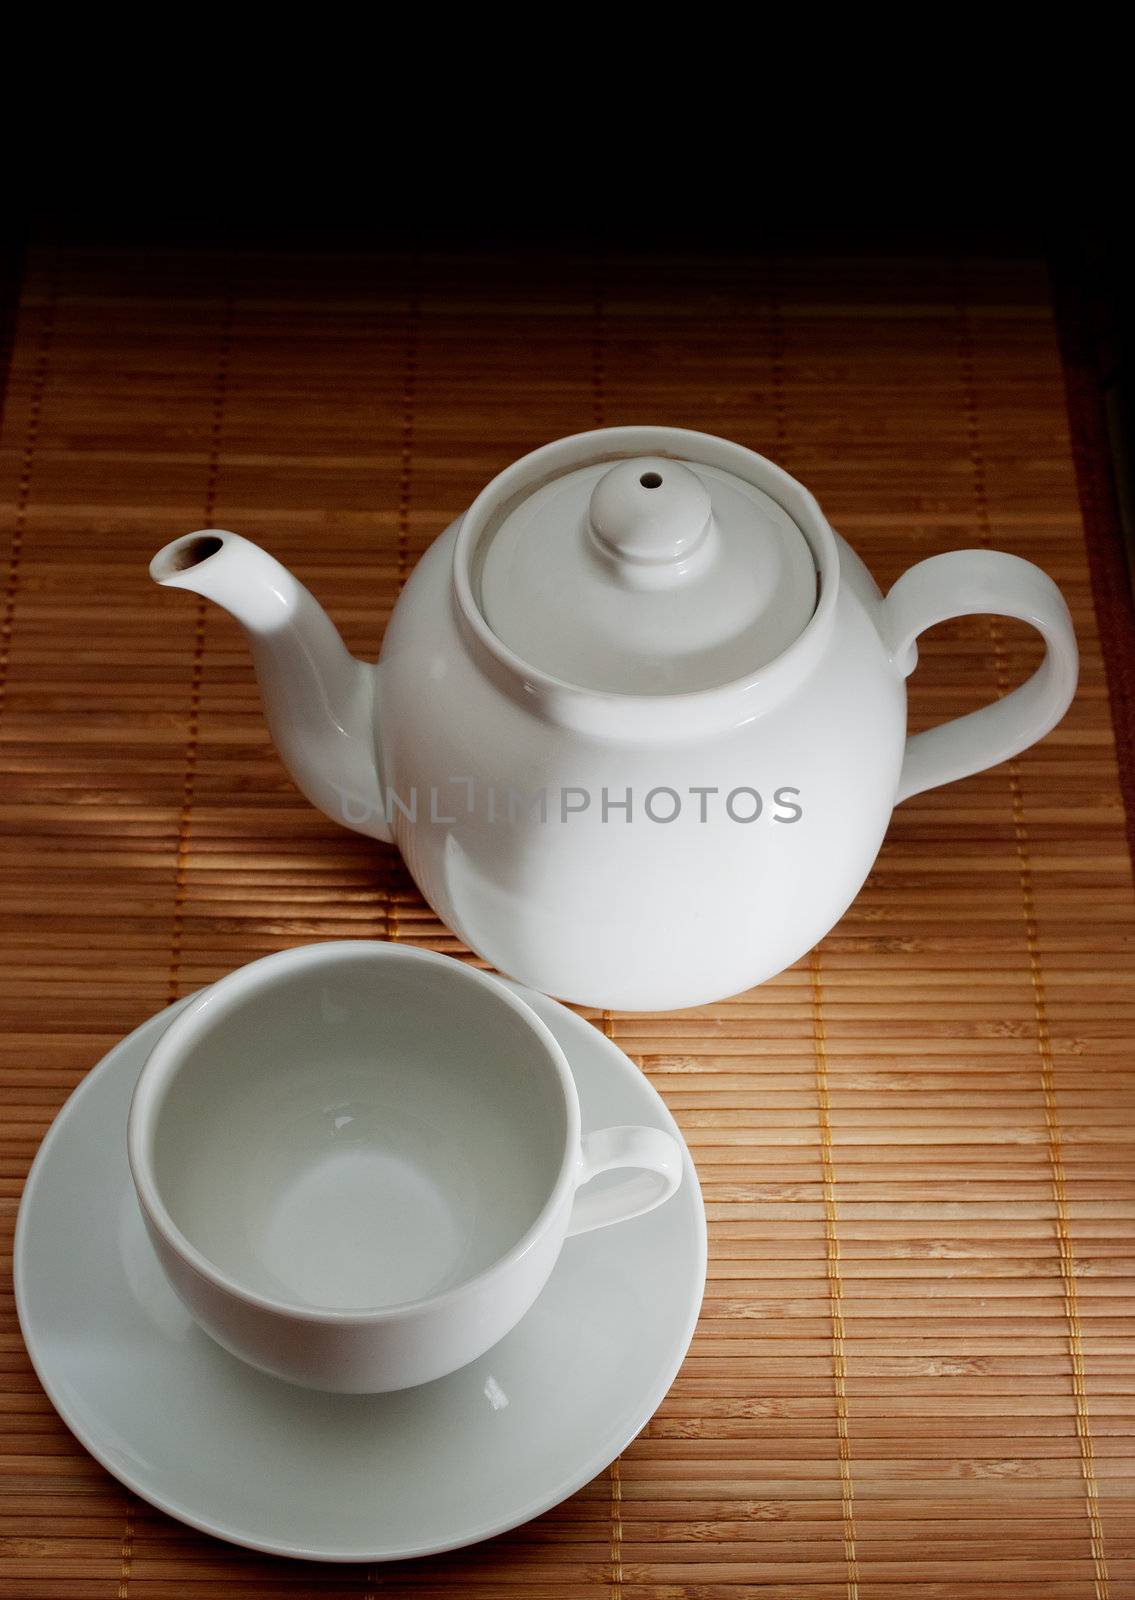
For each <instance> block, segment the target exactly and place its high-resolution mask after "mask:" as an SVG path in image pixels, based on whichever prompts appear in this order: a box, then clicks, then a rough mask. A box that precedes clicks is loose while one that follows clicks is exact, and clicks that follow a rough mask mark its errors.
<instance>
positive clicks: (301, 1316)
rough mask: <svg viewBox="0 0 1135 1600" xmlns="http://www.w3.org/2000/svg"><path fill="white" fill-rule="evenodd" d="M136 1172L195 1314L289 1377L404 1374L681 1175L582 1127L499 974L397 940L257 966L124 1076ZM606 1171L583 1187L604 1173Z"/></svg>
mask: <svg viewBox="0 0 1135 1600" xmlns="http://www.w3.org/2000/svg"><path fill="white" fill-rule="evenodd" d="M128 1146H129V1155H130V1167H131V1171H132V1172H133V1175H134V1183H135V1186H136V1188H137V1191H138V1197H139V1200H140V1201H141V1206H142V1212H143V1216H144V1217H145V1220H146V1225H147V1228H148V1230H149V1234H150V1238H151V1239H152V1241H153V1244H154V1247H155V1249H156V1250H157V1253H158V1256H159V1258H160V1260H161V1262H162V1265H163V1267H164V1268H165V1271H166V1273H167V1275H168V1277H169V1279H170V1282H171V1283H172V1284H173V1287H174V1288H175V1290H176V1291H177V1293H178V1295H179V1296H180V1297H181V1299H182V1300H183V1301H184V1303H185V1305H186V1306H187V1307H188V1309H189V1311H190V1312H191V1313H192V1315H193V1316H194V1317H195V1318H196V1320H197V1322H198V1323H199V1324H200V1325H201V1327H203V1328H204V1329H205V1331H206V1332H207V1333H210V1334H211V1335H212V1336H213V1338H214V1339H216V1340H217V1341H218V1343H220V1344H222V1345H223V1346H224V1347H225V1348H226V1349H227V1350H230V1351H232V1353H233V1354H234V1355H237V1356H241V1357H242V1358H243V1359H244V1360H245V1361H248V1362H250V1363H251V1364H252V1365H253V1366H255V1367H259V1368H261V1369H262V1370H263V1371H265V1372H271V1373H274V1374H276V1375H277V1376H278V1377H281V1378H286V1379H288V1380H290V1381H291V1382H293V1383H300V1384H306V1385H308V1386H310V1387H313V1388H319V1389H334V1390H342V1391H349V1392H356V1393H358V1392H375V1391H381V1390H388V1389H404V1388H408V1387H409V1386H410V1385H412V1384H417V1383H425V1382H427V1381H428V1380H429V1379H431V1378H439V1377H441V1376H443V1374H445V1373H447V1372H453V1371H455V1370H456V1369H457V1368H458V1367H461V1366H464V1365H465V1364H466V1363H467V1362H469V1361H472V1360H474V1359H475V1358H476V1357H477V1356H479V1355H481V1354H483V1353H484V1351H486V1350H488V1349H489V1348H490V1347H491V1346H492V1345H494V1344H496V1342H497V1340H498V1339H501V1338H503V1337H504V1335H505V1334H506V1333H508V1331H509V1330H510V1329H511V1328H512V1327H514V1326H515V1324H516V1323H517V1322H518V1321H519V1320H520V1318H521V1317H522V1316H523V1315H524V1313H525V1312H526V1311H527V1310H528V1308H529V1306H531V1304H532V1302H533V1301H534V1300H535V1298H536V1296H537V1295H538V1294H539V1293H540V1290H541V1289H542V1288H543V1287H544V1284H545V1283H546V1282H547V1280H548V1277H549V1274H550V1273H551V1271H552V1268H553V1267H554V1266H555V1263H556V1259H557V1257H558V1256H559V1253H560V1248H561V1246H562V1244H563V1242H564V1240H565V1238H567V1237H569V1236H570V1235H571V1234H576V1233H583V1232H586V1231H587V1230H589V1229H591V1228H597V1227H602V1226H603V1225H604V1224H606V1223H610V1222H620V1221H622V1220H624V1219H626V1218H628V1217H634V1216H637V1215H639V1214H640V1213H642V1212H644V1211H649V1210H652V1209H653V1208H654V1207H655V1206H656V1205H659V1204H661V1202H662V1201H663V1200H666V1199H668V1198H669V1196H670V1195H671V1194H673V1193H674V1191H675V1189H676V1188H677V1187H678V1185H679V1183H680V1181H681V1173H682V1157H681V1151H680V1149H679V1146H678V1144H677V1142H676V1141H675V1140H674V1139H673V1138H671V1136H670V1135H669V1134H667V1133H663V1132H662V1131H661V1130H659V1129H656V1128H636V1127H632V1128H606V1129H604V1130H603V1131H602V1132H598V1133H591V1134H588V1135H586V1136H582V1137H581V1134H580V1118H579V1101H578V1098H577V1096H576V1090H575V1084H574V1082H573V1080H572V1076H571V1072H570V1070H569V1068H568V1064H567V1061H566V1059H565V1057H564V1053H563V1051H562V1050H561V1049H560V1046H559V1045H558V1044H557V1042H556V1040H555V1039H554V1038H553V1036H552V1034H551V1033H550V1032H549V1030H548V1029H547V1028H546V1027H545V1025H544V1024H543V1022H541V1021H540V1019H539V1018H538V1017H537V1016H536V1014H535V1012H533V1011H532V1010H531V1008H530V1007H528V1006H526V1005H525V1004H524V1002H523V1001H522V1000H520V999H519V998H518V997H517V996H516V995H515V994H513V993H512V992H511V991H510V990H509V989H507V988H506V987H505V986H504V985H503V984H501V983H499V982H498V981H497V980H496V979H494V978H491V977H488V976H486V975H485V974H484V973H482V972H478V971H477V970H476V969H475V968H473V967H469V966H466V965H464V964H463V963H461V962H459V961H455V960H452V959H451V958H450V957H449V956H443V955H436V954H434V953H433V952H431V951H426V950H419V949H415V948H413V947H411V946H408V945H396V944H383V943H379V942H375V941H365V942H364V941H349V942H342V943H333V944H316V945H307V946H303V947H301V948H300V949H296V950H287V951H284V952H283V953H281V954H279V955H273V956H267V957H265V958H264V959H263V960H261V961H254V962H252V963H251V964H250V965H248V966H246V967H241V968H239V969H238V970H237V971H236V972H233V973H230V974H229V976H228V977H226V978H222V979H221V980H220V982H218V983H215V984H214V985H213V986H212V988H210V989H207V990H205V991H204V992H203V993H202V994H200V995H198V996H197V997H196V998H195V999H194V1000H192V1001H191V1002H190V1004H189V1005H188V1006H187V1007H186V1008H185V1010H184V1011H182V1012H181V1013H180V1015H178V1016H177V1017H176V1018H175V1019H174V1021H173V1022H172V1023H171V1024H170V1027H169V1029H168V1030H167V1032H166V1033H165V1034H164V1035H163V1036H162V1038H161V1039H160V1040H159V1042H158V1044H157V1045H156V1046H155V1047H154V1050H153V1052H152V1054H151V1055H150V1057H149V1059H148V1060H147V1062H146V1065H145V1067H144V1068H143V1070H142V1075H141V1077H140V1078H139V1080H138V1085H137V1088H136V1089H135V1091H134V1098H133V1101H132V1103H131V1107H130V1119H129V1130H128ZM615 1167H625V1168H632V1169H635V1170H634V1172H633V1175H628V1176H627V1177H625V1178H623V1179H622V1180H621V1181H619V1182H618V1183H615V1184H612V1185H608V1186H606V1187H601V1188H600V1189H599V1190H591V1191H587V1190H585V1191H584V1192H582V1193H577V1191H578V1190H580V1187H581V1185H583V1184H586V1183H587V1182H588V1180H589V1179H590V1178H593V1177H594V1176H596V1174H598V1173H600V1172H604V1171H607V1170H608V1169H610V1168H615Z"/></svg>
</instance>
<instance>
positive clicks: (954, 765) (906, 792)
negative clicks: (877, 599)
mask: <svg viewBox="0 0 1135 1600" xmlns="http://www.w3.org/2000/svg"><path fill="white" fill-rule="evenodd" d="M883 610H884V628H885V632H886V635H887V640H888V643H889V645H890V649H891V656H892V659H893V660H894V661H895V662H896V664H897V665H898V666H899V667H900V668H901V670H902V671H903V673H904V675H906V676H909V675H910V673H911V672H912V671H913V670H914V666H915V663H916V662H917V660H918V649H917V646H916V645H915V642H914V641H915V639H916V638H917V637H918V635H919V634H920V633H921V632H922V631H923V629H925V628H931V627H933V626H934V624H935V623H937V622H945V621H946V620H947V618H950V617H962V616H970V615H974V614H977V613H983V612H984V613H990V612H991V613H994V614H996V615H998V616H1003V617H1016V618H1018V619H1019V620H1020V621H1022V622H1031V623H1032V625H1033V627H1034V628H1037V629H1039V630H1040V632H1041V633H1042V634H1043V635H1044V641H1045V645H1046V646H1047V648H1046V650H1045V656H1044V660H1043V661H1042V662H1041V664H1040V666H1039V667H1038V668H1037V670H1036V671H1035V672H1034V673H1033V675H1032V677H1031V678H1028V679H1026V681H1025V682H1024V683H1022V684H1021V685H1020V687H1019V688H1016V689H1014V690H1012V692H1011V693H1009V694H1007V695H1005V696H1004V697H1003V698H1002V699H1000V700H995V701H994V702H993V704H992V705H988V706H983V707H982V708H981V710H980V711H971V712H969V713H968V715H966V716H963V717H955V718H954V719H953V720H952V721H951V722H943V723H941V724H939V726H938V727H936V728H928V729H927V730H926V732H925V733H915V734H911V736H910V737H909V738H908V739H907V741H906V756H905V758H904V760H903V765H902V772H901V774H900V776H899V786H898V794H897V795H896V797H895V798H896V802H897V801H900V800H908V799H909V798H910V796H911V795H914V794H921V792H922V791H923V790H924V789H935V788H937V787H938V785H939V784H941V783H953V781H954V780H955V779H956V778H966V777H969V775H970V774H971V773H973V772H983V771H984V770H985V768H986V767H993V766H996V765H997V763H998V762H999V761H1007V760H1008V759H1009V758H1010V757H1011V756H1015V755H1017V754H1018V753H1019V752H1020V751H1022V750H1025V749H1027V748H1028V746H1029V745H1031V744H1035V743H1036V742H1037V740H1038V739H1043V738H1044V736H1045V734H1046V733H1048V732H1049V730H1050V729H1052V728H1054V727H1055V726H1056V724H1057V723H1058V722H1059V721H1060V719H1061V717H1062V716H1063V715H1064V713H1065V711H1067V709H1068V706H1069V705H1070V703H1071V700H1072V696H1073V695H1074V694H1075V692H1076V678H1077V671H1078V662H1079V656H1078V653H1077V650H1076V635H1075V633H1074V631H1073V628H1072V618H1071V616H1070V615H1069V613H1068V607H1067V606H1066V605H1065V603H1064V597H1063V595H1062V594H1061V593H1060V590H1059V589H1058V588H1057V587H1056V585H1055V584H1054V583H1053V581H1052V579H1051V578H1050V577H1049V576H1048V574H1047V573H1045V572H1042V571H1041V570H1040V568H1039V567H1034V566H1033V564H1032V562H1031V561H1022V560H1021V558H1020V557H1019V556H1011V555H1006V554H1004V553H1003V552H1002V551H999V550H950V551H948V552H947V553H946V554H945V555H940V556H931V557H930V558H929V559H928V560H926V561H920V562H919V563H918V565H917V566H914V567H911V569H910V571H909V572H906V573H904V574H903V576H902V577H901V578H900V579H899V580H898V582H897V583H896V584H895V586H894V588H893V589H892V590H891V591H890V593H889V594H888V595H887V598H886V600H885V601H884V602H883Z"/></svg>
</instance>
